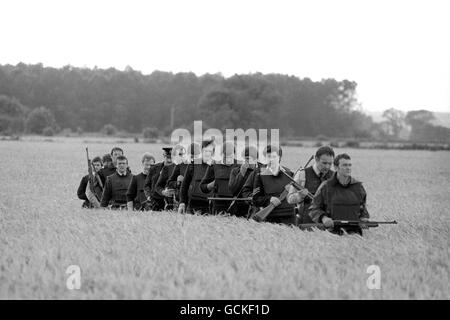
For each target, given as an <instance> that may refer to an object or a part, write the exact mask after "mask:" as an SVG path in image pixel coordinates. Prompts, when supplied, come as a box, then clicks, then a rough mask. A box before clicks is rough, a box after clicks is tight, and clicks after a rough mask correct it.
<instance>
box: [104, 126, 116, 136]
mask: <svg viewBox="0 0 450 320" xmlns="http://www.w3.org/2000/svg"><path fill="white" fill-rule="evenodd" d="M101 131H102V133H103V134H106V135H107V136H113V135H115V134H116V133H117V129H116V127H114V126H113V125H112V124H106V125H105V126H104V127H103V128H102V130H101Z"/></svg>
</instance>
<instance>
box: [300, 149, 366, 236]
mask: <svg viewBox="0 0 450 320" xmlns="http://www.w3.org/2000/svg"><path fill="white" fill-rule="evenodd" d="M334 168H335V170H336V172H335V173H334V174H333V176H332V177H331V178H330V179H329V180H327V181H325V182H323V183H322V184H321V185H320V187H319V189H318V190H317V193H316V194H315V196H314V199H313V201H312V204H311V207H310V212H309V215H310V217H311V219H312V220H313V221H314V222H315V223H323V224H324V226H325V227H326V228H328V229H330V230H331V231H332V232H333V233H337V234H343V231H346V232H347V233H359V234H360V235H362V230H361V227H359V226H346V227H339V228H338V227H335V226H334V223H333V220H348V221H358V220H360V221H368V220H369V213H368V212H367V208H366V190H365V189H364V187H363V186H362V183H361V182H359V181H357V180H356V179H354V178H353V177H352V176H351V172H352V162H351V158H350V156H349V155H348V154H346V153H343V154H340V155H338V156H337V157H336V158H335V159H334Z"/></svg>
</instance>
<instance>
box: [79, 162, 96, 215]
mask: <svg viewBox="0 0 450 320" xmlns="http://www.w3.org/2000/svg"><path fill="white" fill-rule="evenodd" d="M91 165H92V168H93V169H94V170H93V172H92V173H93V175H96V174H98V172H99V170H100V169H101V168H102V160H101V159H100V157H95V158H94V159H92V161H91ZM88 183H89V174H87V175H85V176H84V177H83V178H82V179H81V181H80V186H79V187H78V191H77V195H78V198H79V199H81V200H84V202H83V205H82V206H81V207H82V208H89V209H90V208H94V204H93V203H92V202H91V201H89V199H88V197H87V195H86V192H87V191H88V190H87V188H88V187H90V186H89V185H88ZM94 183H95V181H94ZM97 196H98V198H99V199H100V198H101V193H99V194H98V195H97Z"/></svg>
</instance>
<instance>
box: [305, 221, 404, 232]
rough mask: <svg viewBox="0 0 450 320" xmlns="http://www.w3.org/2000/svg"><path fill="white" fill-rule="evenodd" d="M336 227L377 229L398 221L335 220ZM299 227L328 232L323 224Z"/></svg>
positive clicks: (307, 224)
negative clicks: (381, 225)
mask: <svg viewBox="0 0 450 320" xmlns="http://www.w3.org/2000/svg"><path fill="white" fill-rule="evenodd" d="M333 223H334V226H335V227H345V226H355V227H362V228H375V227H378V226H379V225H380V224H398V223H397V221H395V220H393V221H347V220H333ZM298 227H299V228H300V229H302V230H305V229H311V228H317V229H319V230H326V229H327V228H326V227H325V226H324V224H323V223H303V224H299V225H298Z"/></svg>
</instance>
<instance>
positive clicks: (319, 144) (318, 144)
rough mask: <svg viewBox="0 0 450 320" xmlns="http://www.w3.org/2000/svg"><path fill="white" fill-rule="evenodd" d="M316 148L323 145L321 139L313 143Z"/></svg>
mask: <svg viewBox="0 0 450 320" xmlns="http://www.w3.org/2000/svg"><path fill="white" fill-rule="evenodd" d="M314 146H315V147H316V148H319V147H321V146H323V143H322V141H317V142H316V144H315V145H314Z"/></svg>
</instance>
